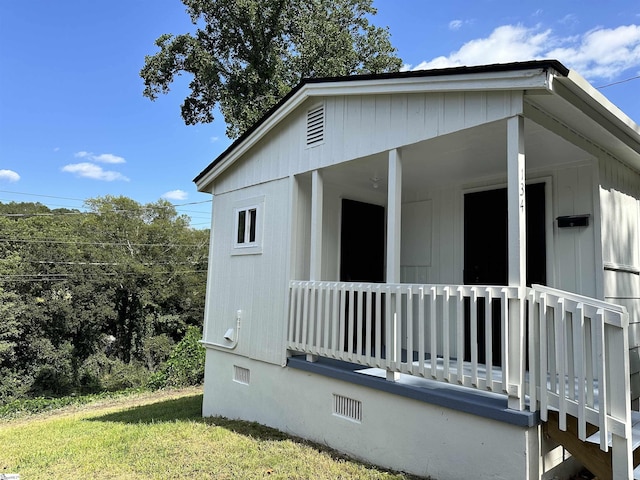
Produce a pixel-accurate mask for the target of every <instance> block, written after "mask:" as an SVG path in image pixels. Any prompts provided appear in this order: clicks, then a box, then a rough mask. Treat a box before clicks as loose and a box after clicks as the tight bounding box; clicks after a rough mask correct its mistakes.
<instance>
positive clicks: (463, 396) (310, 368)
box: [287, 355, 540, 427]
mask: <svg viewBox="0 0 640 480" xmlns="http://www.w3.org/2000/svg"><path fill="white" fill-rule="evenodd" d="M287 366H288V367H290V368H295V369H298V370H304V371H307V372H312V373H316V374H318V375H323V376H326V377H331V378H335V379H337V380H341V381H344V382H348V383H353V384H356V385H362V386H365V387H368V388H373V389H375V390H379V391H383V392H387V393H390V394H393V395H400V396H402V397H406V398H411V399H413V400H417V401H421V402H425V403H430V404H433V405H438V406H442V407H446V408H450V409H453V410H457V411H460V412H466V413H469V414H472V415H478V416H481V417H484V418H490V419H492V420H497V421H500V422H504V423H508V424H511V425H517V426H521V427H532V426H534V425H537V424H539V423H540V416H539V415H538V413H537V412H533V413H532V412H529V411H526V410H525V411H517V410H510V409H509V408H507V396H506V395H502V394H498V393H492V392H486V391H481V390H475V389H471V388H466V387H462V386H458V385H452V384H448V383H443V382H437V381H433V380H429V379H425V378H420V377H416V376H412V375H404V374H401V375H400V379H399V380H398V381H396V382H390V381H388V380H386V372H385V370H382V369H379V368H367V367H365V368H363V367H362V365H357V364H354V363H349V362H343V361H339V360H334V359H330V358H324V357H320V358H319V359H318V361H317V362H308V361H307V360H306V358H305V356H304V355H299V356H292V357H290V358H289V359H288V362H287Z"/></svg>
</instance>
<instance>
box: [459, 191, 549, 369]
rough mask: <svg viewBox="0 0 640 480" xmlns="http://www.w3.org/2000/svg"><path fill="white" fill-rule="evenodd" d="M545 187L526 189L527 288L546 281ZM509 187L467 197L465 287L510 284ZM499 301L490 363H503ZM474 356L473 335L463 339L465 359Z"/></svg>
mask: <svg viewBox="0 0 640 480" xmlns="http://www.w3.org/2000/svg"><path fill="white" fill-rule="evenodd" d="M544 188H545V184H544V183H536V184H532V185H527V188H526V205H527V213H526V218H527V227H526V229H527V237H526V243H527V284H528V285H531V284H532V283H541V284H545V283H546V273H547V271H546V258H547V256H546V248H545V245H546V243H545V239H546V233H545V222H544V217H545V193H544ZM507 237H508V235H507V189H506V188H501V189H497V190H487V191H482V192H474V193H468V194H466V195H465V196H464V283H465V285H506V284H507V282H508V247H507V242H508V238H507ZM500 303H501V302H500V300H494V301H493V305H492V318H493V321H492V324H491V329H492V351H493V355H492V359H491V360H492V363H493V364H494V365H501V364H502V358H501V357H502V355H501V354H502V350H501V344H502V342H501V325H500V320H499V319H500V308H501V304H500ZM477 318H478V324H477V329H478V345H477V347H478V361H480V362H482V363H484V359H485V357H486V348H485V343H484V336H485V332H486V327H487V326H488V325H487V321H488V320H486V319H485V303H484V299H480V300H479V301H478V304H477ZM470 324H471V320H470V304H469V301H467V302H466V308H465V330H466V332H469V329H470ZM470 358H471V344H470V338H469V335H468V334H467V335H465V360H470Z"/></svg>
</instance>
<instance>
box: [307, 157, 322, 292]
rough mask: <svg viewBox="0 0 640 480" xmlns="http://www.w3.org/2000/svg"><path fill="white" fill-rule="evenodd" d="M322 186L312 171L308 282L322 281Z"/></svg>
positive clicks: (318, 175)
mask: <svg viewBox="0 0 640 480" xmlns="http://www.w3.org/2000/svg"><path fill="white" fill-rule="evenodd" d="M323 200H324V184H323V180H322V173H320V172H319V171H318V170H314V171H313V173H312V174H311V252H310V253H311V255H310V256H311V264H310V265H309V280H311V281H319V280H322V206H323Z"/></svg>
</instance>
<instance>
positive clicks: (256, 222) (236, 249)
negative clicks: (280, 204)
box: [232, 197, 264, 255]
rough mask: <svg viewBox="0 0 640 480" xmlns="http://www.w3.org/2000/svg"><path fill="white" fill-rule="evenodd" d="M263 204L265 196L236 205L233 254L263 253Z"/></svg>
mask: <svg viewBox="0 0 640 480" xmlns="http://www.w3.org/2000/svg"><path fill="white" fill-rule="evenodd" d="M263 205H264V198H263V197H260V198H252V199H248V200H245V201H242V202H238V203H237V204H236V205H235V209H234V218H235V228H234V230H233V232H234V239H233V252H232V254H233V255H244V254H254V253H262V221H263V219H262V215H263Z"/></svg>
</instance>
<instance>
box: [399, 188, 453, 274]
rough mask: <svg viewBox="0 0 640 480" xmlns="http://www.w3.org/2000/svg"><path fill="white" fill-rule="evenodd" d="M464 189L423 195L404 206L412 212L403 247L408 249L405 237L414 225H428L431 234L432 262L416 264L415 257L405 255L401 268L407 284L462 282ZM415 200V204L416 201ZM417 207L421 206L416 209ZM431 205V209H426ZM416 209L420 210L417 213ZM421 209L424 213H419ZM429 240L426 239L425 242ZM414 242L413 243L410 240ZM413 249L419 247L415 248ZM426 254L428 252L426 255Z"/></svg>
mask: <svg viewBox="0 0 640 480" xmlns="http://www.w3.org/2000/svg"><path fill="white" fill-rule="evenodd" d="M461 198H462V187H461V186H459V187H458V188H455V187H450V188H446V189H442V190H431V191H429V192H422V196H421V198H419V199H418V198H416V199H411V201H408V202H407V203H403V209H404V208H405V207H408V208H409V210H410V211H411V210H412V204H413V205H414V207H413V212H412V213H410V215H409V216H407V217H404V218H403V226H402V230H403V237H404V238H405V240H404V241H403V242H405V243H404V244H403V247H405V248H406V247H408V246H409V245H408V244H407V243H406V242H407V240H406V237H407V236H409V235H411V233H410V232H411V230H412V229H413V228H414V225H412V224H413V223H414V222H427V223H428V227H427V226H423V228H424V229H425V235H426V230H428V231H429V234H428V235H429V237H428V238H429V244H428V245H427V244H425V245H424V249H425V250H428V256H429V262H428V264H427V265H425V264H424V263H425V262H416V261H415V260H416V256H415V255H407V253H406V252H405V253H404V256H403V257H402V265H401V280H402V282H406V283H462V251H463V240H462V238H463V232H462V216H463V214H464V212H463V211H462V204H461ZM414 200H415V201H414ZM415 205H422V207H420V208H417V207H415ZM427 205H428V206H427ZM416 208H417V211H416ZM420 210H423V211H422V212H420ZM425 241H426V240H425ZM408 242H409V243H412V242H413V240H409V241H408ZM411 248H414V249H415V248H417V245H414V246H413V247H411ZM424 254H425V255H426V253H424Z"/></svg>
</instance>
